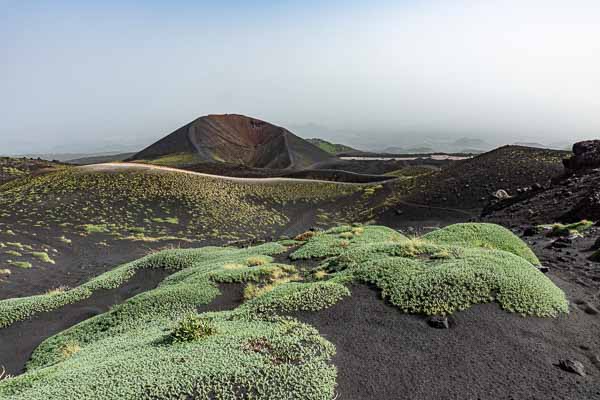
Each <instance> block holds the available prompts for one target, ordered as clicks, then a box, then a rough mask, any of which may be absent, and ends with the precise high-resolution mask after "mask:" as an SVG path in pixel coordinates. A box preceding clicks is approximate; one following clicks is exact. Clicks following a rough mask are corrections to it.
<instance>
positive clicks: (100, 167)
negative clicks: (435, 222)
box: [76, 162, 373, 186]
mask: <svg viewBox="0 0 600 400" xmlns="http://www.w3.org/2000/svg"><path fill="white" fill-rule="evenodd" d="M76 168H77V169H78V170H80V171H109V170H112V171H116V170H119V169H122V170H125V169H142V170H150V171H169V172H179V173H182V174H191V175H197V176H204V177H207V178H213V179H223V180H229V181H233V182H241V183H309V182H310V183H313V182H314V183H329V184H334V185H354V186H366V185H372V184H373V183H353V182H335V181H326V180H319V179H301V178H238V177H233V176H223V175H211V174H205V173H202V172H196V171H188V170H185V169H178V168H171V167H163V166H160V165H150V164H141V163H133V162H127V163H125V162H123V163H116V162H111V163H102V164H92V165H84V166H81V167H76Z"/></svg>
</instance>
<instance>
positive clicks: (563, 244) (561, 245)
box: [550, 238, 573, 249]
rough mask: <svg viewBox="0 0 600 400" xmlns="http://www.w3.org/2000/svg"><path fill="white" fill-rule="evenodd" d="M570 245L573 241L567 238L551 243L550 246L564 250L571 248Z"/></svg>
mask: <svg viewBox="0 0 600 400" xmlns="http://www.w3.org/2000/svg"><path fill="white" fill-rule="evenodd" d="M572 244H573V240H571V239H569V238H558V239H556V240H555V241H553V242H552V243H551V244H550V246H552V247H554V248H555V249H566V248H567V247H571V245H572Z"/></svg>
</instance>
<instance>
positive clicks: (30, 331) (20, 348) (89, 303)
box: [0, 269, 169, 375]
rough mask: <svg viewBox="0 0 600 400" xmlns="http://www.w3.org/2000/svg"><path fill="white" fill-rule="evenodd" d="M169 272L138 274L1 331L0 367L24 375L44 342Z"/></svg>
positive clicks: (101, 311) (153, 270)
mask: <svg viewBox="0 0 600 400" xmlns="http://www.w3.org/2000/svg"><path fill="white" fill-rule="evenodd" d="M168 275H169V273H168V272H167V271H165V270H162V269H146V270H141V271H138V272H137V273H136V274H135V275H134V276H133V277H132V278H131V279H129V280H128V281H127V282H126V283H125V284H123V285H122V286H121V287H119V288H117V289H113V290H98V291H96V292H94V293H93V294H92V296H90V297H89V298H87V299H85V300H83V301H80V302H78V303H75V304H68V305H66V306H64V307H61V308H59V309H57V310H54V311H50V312H45V313H41V314H37V315H35V316H34V317H32V318H30V319H28V320H25V321H20V322H16V323H14V324H12V325H11V326H9V327H7V328H3V329H2V328H0V365H2V366H4V367H5V368H6V372H7V373H8V374H10V375H16V374H19V373H21V372H23V370H24V367H25V363H26V362H27V361H28V360H29V357H30V356H31V353H32V352H33V350H35V348H36V347H37V346H38V345H39V344H40V343H42V342H43V341H44V340H46V339H47V338H49V337H50V336H53V335H55V334H57V333H59V332H62V331H64V330H65V329H67V328H69V327H71V326H73V325H76V324H78V323H79V322H81V321H83V320H86V319H88V318H91V317H93V316H95V315H98V314H102V313H104V312H106V311H108V310H109V309H110V307H111V306H113V305H115V304H119V303H122V302H123V301H125V300H127V299H128V298H130V297H133V296H135V295H136V294H139V293H142V292H145V291H147V290H150V289H153V288H155V287H156V286H157V285H158V284H159V283H160V282H161V281H162V280H163V279H164V278H165V277H166V276H168Z"/></svg>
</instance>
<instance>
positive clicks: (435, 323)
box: [427, 315, 450, 329]
mask: <svg viewBox="0 0 600 400" xmlns="http://www.w3.org/2000/svg"><path fill="white" fill-rule="evenodd" d="M427 324H429V326H431V327H432V328H436V329H449V328H450V323H449V322H448V317H444V316H440V315H434V316H431V317H429V318H428V319H427Z"/></svg>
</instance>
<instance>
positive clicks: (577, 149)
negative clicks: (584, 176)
mask: <svg viewBox="0 0 600 400" xmlns="http://www.w3.org/2000/svg"><path fill="white" fill-rule="evenodd" d="M573 154H574V155H573V156H572V157H571V158H565V159H564V160H563V165H564V166H565V168H566V169H568V170H571V171H577V170H581V169H588V168H596V167H599V166H600V140H584V141H582V142H577V143H575V144H574V145H573Z"/></svg>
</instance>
